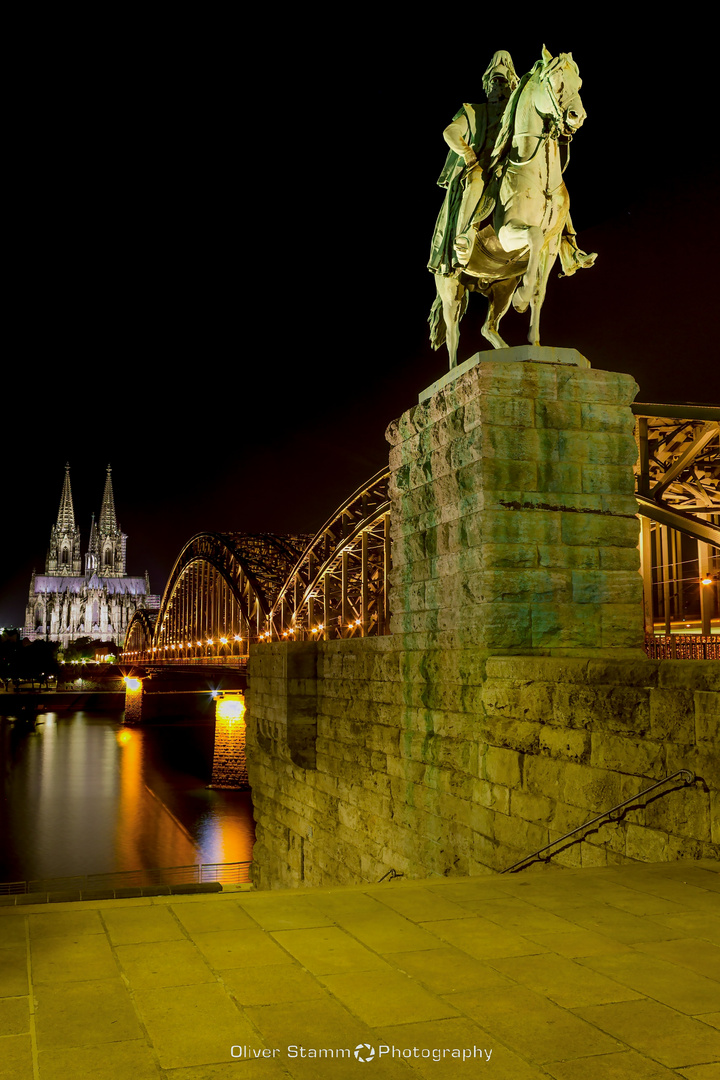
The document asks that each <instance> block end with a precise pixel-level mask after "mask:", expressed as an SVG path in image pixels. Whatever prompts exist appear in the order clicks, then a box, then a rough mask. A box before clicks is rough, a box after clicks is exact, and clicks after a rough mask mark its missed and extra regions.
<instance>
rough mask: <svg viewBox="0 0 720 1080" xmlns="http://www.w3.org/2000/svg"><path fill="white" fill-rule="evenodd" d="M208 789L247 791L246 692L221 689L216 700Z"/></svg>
mask: <svg viewBox="0 0 720 1080" xmlns="http://www.w3.org/2000/svg"><path fill="white" fill-rule="evenodd" d="M210 787H211V788H234V789H236V790H239V791H248V790H249V788H250V785H249V783H248V774H247V761H246V754H245V695H244V694H242V693H240V692H235V693H232V692H231V693H226V692H220V693H219V694H218V695H217V697H216V699H215V749H214V753H213V769H212V780H211V782H210Z"/></svg>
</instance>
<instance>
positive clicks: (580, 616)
mask: <svg viewBox="0 0 720 1080" xmlns="http://www.w3.org/2000/svg"><path fill="white" fill-rule="evenodd" d="M600 635H601V608H600V605H599V604H583V605H575V604H571V603H537V604H533V606H532V644H533V648H557V647H560V646H564V647H575V648H577V647H579V646H582V647H590V646H592V645H596V644H597V642H598V640H599V638H600Z"/></svg>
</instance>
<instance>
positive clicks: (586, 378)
mask: <svg viewBox="0 0 720 1080" xmlns="http://www.w3.org/2000/svg"><path fill="white" fill-rule="evenodd" d="M637 392H638V385H637V383H636V382H635V380H634V379H633V377H632V376H631V375H624V374H622V373H621V372H617V371H600V370H599V369H594V368H591V369H580V368H575V369H571V368H558V371H557V396H558V399H559V400H561V401H565V400H570V401H581V402H593V403H595V404H599V403H603V402H604V403H606V404H610V405H630V402H632V401H634V400H635V395H636V394H637ZM628 411H629V410H628Z"/></svg>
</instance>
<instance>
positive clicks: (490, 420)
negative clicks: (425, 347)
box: [387, 346, 644, 658]
mask: <svg viewBox="0 0 720 1080" xmlns="http://www.w3.org/2000/svg"><path fill="white" fill-rule="evenodd" d="M505 354H508V355H505ZM516 354H517V355H516ZM518 356H519V357H520V358H518ZM441 384H444V385H441ZM636 392H637V385H636V383H635V381H634V380H633V379H632V378H631V377H630V376H629V375H623V374H619V373H615V372H609V371H595V370H593V369H591V368H590V367H589V365H588V361H587V360H586V359H585V358H584V357H582V356H581V355H580V354H579V353H577V352H575V351H574V350H570V349H562V350H555V349H544V348H542V347H535V348H532V347H529V346H524V347H522V349H520V350H518V349H507V350H497V351H493V352H489V353H480V354H477V356H476V357H473V358H472V360H471V361H467V362H466V363H465V364H464V365H462V366H461V367H460V368H459V369H457V371H456V372H451V373H449V375H448V376H445V377H444V378H443V379H442V380H439V382H438V383H437V384H434V387H430V388H429V396H427V394H428V392H425V394H421V395H420V400H421V403H420V404H418V405H416V406H415V407H414V408H412V409H410V410H409V411H408V412H406V413H404V414H403V415H402V416H401V417H400V419H399V420H397V421H395V422H394V423H392V424H391V425H390V427H389V428H388V432H387V438H388V440H389V442H390V443H391V444H392V450H391V453H390V468H391V479H390V497H391V503H392V515H391V522H392V539H393V570H392V579H391V602H390V607H391V611H392V622H391V632H392V633H393V634H402V635H405V647H407V648H410V649H417V648H419V649H427V648H431V649H432V648H436V647H441V648H453V647H455V648H467V647H475V648H478V647H479V648H480V649H481V650H483V651H484V650H487V655H490V654H492V653H499V652H502V653H504V654H507V653H508V652H520V653H535V654H539V655H570V656H593V657H599V656H603V655H604V656H614V657H618V658H620V657H630V656H636V657H640V656H641V655H642V653H641V652H640V649H641V646H642V642H643V634H644V631H643V609H642V582H641V578H640V575H639V572H638V571H639V553H638V536H639V522H638V517H637V503H636V501H635V498H634V477H633V464H634V462H635V460H636V457H637V447H636V444H635V440H634V438H633V426H634V417H633V414H632V411H631V410H630V407H629V406H630V403H631V402H632V400H633V399H634V397H635V394H636Z"/></svg>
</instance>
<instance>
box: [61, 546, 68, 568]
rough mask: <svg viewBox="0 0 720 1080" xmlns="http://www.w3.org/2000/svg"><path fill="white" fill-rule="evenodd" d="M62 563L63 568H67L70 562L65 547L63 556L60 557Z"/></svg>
mask: <svg viewBox="0 0 720 1080" xmlns="http://www.w3.org/2000/svg"><path fill="white" fill-rule="evenodd" d="M60 562H61V563H62V564H63V566H67V564H68V562H69V560H68V549H67V548H66V547H64V548H63V549H62V555H61V556H60Z"/></svg>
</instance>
